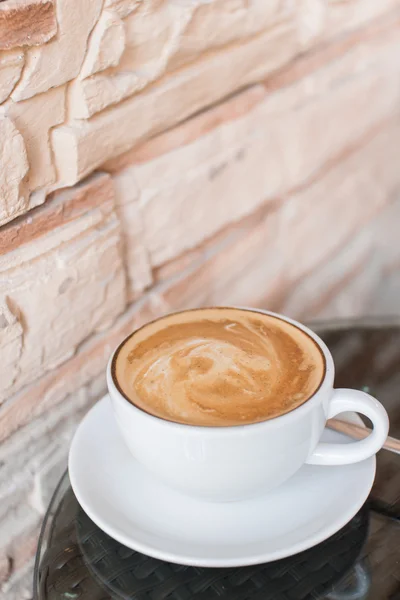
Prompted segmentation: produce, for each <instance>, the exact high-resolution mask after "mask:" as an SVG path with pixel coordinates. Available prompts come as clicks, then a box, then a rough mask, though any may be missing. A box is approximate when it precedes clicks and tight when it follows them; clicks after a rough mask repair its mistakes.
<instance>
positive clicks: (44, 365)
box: [0, 175, 126, 399]
mask: <svg viewBox="0 0 400 600" xmlns="http://www.w3.org/2000/svg"><path fill="white" fill-rule="evenodd" d="M99 178H100V179H101V185H102V186H103V188H104V189H103V194H107V197H106V199H105V201H104V202H103V204H102V205H99V206H98V205H97V202H98V197H97V195H96V190H97V189H98V186H99ZM91 185H93V196H92V204H93V206H92V208H91V210H88V211H87V212H85V213H84V214H81V215H78V216H77V217H76V218H74V219H71V220H70V221H69V222H66V223H61V224H60V225H59V226H58V227H55V228H54V229H52V230H50V231H48V232H46V233H44V234H43V235H42V236H40V237H35V235H37V221H36V219H38V220H39V221H40V220H44V219H45V215H43V216H38V217H36V219H35V220H34V221H33V228H32V231H33V237H34V239H32V240H31V241H28V239H26V240H25V242H24V243H23V244H22V245H21V246H19V247H18V248H15V249H14V250H11V251H10V252H7V253H6V254H3V255H2V256H0V272H1V274H2V276H1V281H2V282H3V283H1V284H0V295H1V296H3V297H5V298H6V299H7V304H8V306H9V307H10V309H11V310H10V312H12V315H14V317H13V318H16V319H17V321H18V324H16V323H15V322H12V317H9V318H8V319H7V323H8V322H9V321H11V324H10V325H9V326H8V327H7V329H6V331H7V332H8V329H9V328H12V332H14V331H15V330H16V328H18V335H19V337H20V339H18V336H17V341H15V340H14V342H13V343H14V345H15V344H22V348H21V347H20V346H17V348H16V350H15V360H14V361H13V363H12V364H11V365H7V368H5V367H6V366H5V365H3V366H4V371H3V372H2V374H1V377H0V380H1V387H2V398H3V399H4V398H5V397H7V396H9V395H10V394H12V393H14V392H16V391H17V390H19V389H21V387H22V386H24V385H26V384H28V383H30V382H32V381H33V380H34V379H37V378H38V377H40V376H41V375H42V374H43V373H45V372H46V371H47V370H49V369H52V368H55V366H57V365H59V364H60V363H62V362H63V361H65V360H66V359H67V358H68V357H70V356H71V355H72V354H73V353H74V352H75V351H76V348H77V346H78V345H79V344H81V343H82V341H83V340H84V339H85V338H86V337H88V336H89V335H91V334H92V333H93V332H95V331H98V330H101V329H104V328H106V327H107V326H109V325H110V324H111V322H112V321H113V319H115V317H116V316H117V315H118V314H119V313H120V312H122V310H123V309H124V307H125V301H126V290H125V277H124V273H123V267H122V261H121V253H120V230H119V222H118V220H117V218H116V215H115V212H114V205H113V189H112V185H111V182H110V180H109V179H108V178H107V176H105V175H98V176H94V177H93V178H92V179H91V180H89V181H88V182H85V183H84V184H82V186H83V187H86V186H87V187H90V186H91ZM82 186H79V187H78V188H77V190H78V194H79V195H81V194H82V189H81V188H82ZM77 190H68V191H65V192H62V193H60V194H59V196H58V197H56V198H55V199H54V202H53V204H52V205H51V206H50V205H46V206H44V207H43V209H39V210H43V211H44V212H46V211H50V210H52V208H53V207H54V208H55V209H56V210H57V205H63V206H65V207H68V204H70V203H72V205H73V204H74V195H75V194H76V192H77ZM86 193H87V191H86ZM84 194H85V192H84ZM103 197H104V196H103ZM75 202H77V201H76V200H75ZM62 210H63V208H61V212H62ZM66 210H67V212H68V208H66ZM23 229H24V232H25V235H26V237H27V238H29V235H28V234H29V227H28V226H27V225H26V226H25V227H24V228H23ZM20 230H21V226H20V225H19V224H17V225H16V235H18V232H19V231H20ZM3 305H4V302H3ZM44 306H45V307H46V310H43V307H44ZM20 327H22V333H21V331H20ZM9 335H12V333H10V334H8V337H9ZM13 335H17V334H15V333H13ZM8 337H7V338H6V339H7V340H8ZM17 350H18V351H17Z"/></svg>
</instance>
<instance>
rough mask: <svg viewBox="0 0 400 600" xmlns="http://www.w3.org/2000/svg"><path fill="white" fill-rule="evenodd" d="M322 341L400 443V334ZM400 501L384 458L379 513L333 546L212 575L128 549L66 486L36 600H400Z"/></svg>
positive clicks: (52, 522) (374, 510)
mask: <svg viewBox="0 0 400 600" xmlns="http://www.w3.org/2000/svg"><path fill="white" fill-rule="evenodd" d="M321 329H322V330H321ZM318 331H319V333H320V335H321V336H322V337H323V338H324V339H325V341H326V342H327V344H328V346H329V347H330V349H331V351H332V353H333V355H334V358H335V362H336V365H337V378H336V386H337V387H355V388H364V389H366V388H367V389H369V390H370V392H371V393H372V394H374V395H376V396H377V397H378V398H379V399H380V400H381V401H383V403H384V404H385V406H386V408H387V410H388V412H389V415H390V418H391V435H394V436H395V437H400V402H399V400H400V398H399V395H400V368H399V367H400V326H397V325H396V324H395V323H390V322H384V323H382V322H378V323H372V322H370V323H366V322H356V323H348V324H342V326H340V327H338V326H337V324H329V325H326V326H324V327H322V328H321V327H320V328H319V329H318ZM399 498H400V456H397V455H394V454H390V453H387V452H381V453H380V455H379V456H378V471H377V478H376V482H375V485H374V489H373V493H372V496H371V499H370V502H369V504H368V505H366V506H365V507H364V508H363V509H362V510H361V511H360V513H359V514H358V515H356V517H355V518H354V519H352V521H351V522H350V523H349V524H348V525H347V526H346V527H344V528H343V529H342V530H341V531H340V532H338V533H337V534H336V535H334V536H333V537H332V538H330V539H328V540H326V541H325V542H323V543H322V544H319V545H318V546H316V547H314V548H312V549H310V550H307V551H305V552H302V553H301V554H298V555H296V556H294V557H290V558H288V559H284V560H281V561H276V562H274V563H269V564H265V565H257V566H254V567H243V568H235V569H204V568H194V567H184V566H180V565H174V564H171V563H165V562H163V561H159V560H155V559H152V558H149V557H147V556H144V555H142V554H139V553H137V552H134V551H132V550H129V549H128V548H125V547H124V546H121V544H119V543H118V542H116V541H115V540H113V539H111V538H110V537H109V536H107V535H106V534H104V533H103V532H102V531H101V530H100V529H99V528H98V527H97V526H96V525H94V524H93V522H92V521H91V520H90V519H89V518H88V517H87V516H86V514H85V513H84V512H83V511H82V509H81V508H80V507H79V505H78V503H77V501H76V499H75V497H74V495H73V492H72V490H71V488H70V486H69V481H68V477H67V476H65V477H64V478H63V480H62V481H61V482H60V486H59V489H58V490H57V492H56V494H55V496H54V498H53V501H52V504H51V506H50V508H49V511H48V515H47V516H46V520H45V523H44V526H43V531H42V535H41V540H40V544H39V548H38V555H37V564H36V569H35V598H36V600H45V599H46V600H109V599H128V598H129V599H130V600H191V599H193V600H214V599H217V598H218V599H221V600H223V599H224V598H226V599H227V600H253V599H254V600H307V599H310V600H311V599H317V598H327V599H328V598H329V599H330V600H367V599H371V600H400V543H399V542H400V535H399V534H400V523H399V515H400V510H399V507H400V504H399ZM368 523H369V527H368Z"/></svg>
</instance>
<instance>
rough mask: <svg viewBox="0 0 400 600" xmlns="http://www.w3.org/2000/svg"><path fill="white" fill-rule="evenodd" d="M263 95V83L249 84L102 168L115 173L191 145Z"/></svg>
mask: <svg viewBox="0 0 400 600" xmlns="http://www.w3.org/2000/svg"><path fill="white" fill-rule="evenodd" d="M264 98H265V88H264V86H262V85H254V86H251V87H249V88H247V89H246V91H245V92H241V93H238V94H235V95H234V96H233V97H232V98H231V99H230V100H227V101H226V102H222V103H220V104H217V105H216V106H215V107H213V108H210V109H209V110H205V111H203V112H201V113H200V114H198V115H196V116H195V117H193V118H191V119H188V120H186V121H184V122H183V123H182V124H180V125H178V126H177V127H174V128H173V129H170V130H168V131H166V132H164V133H162V134H160V135H157V136H155V137H152V138H150V139H148V140H145V141H144V142H143V143H142V144H139V146H136V147H135V148H133V149H131V150H128V152H125V153H123V154H120V155H119V156H117V157H113V158H111V159H110V160H108V161H107V162H106V163H104V168H105V169H106V170H107V171H108V172H110V173H119V172H120V171H122V170H123V169H126V168H127V167H130V166H131V165H133V164H136V163H144V162H148V161H151V160H153V159H155V158H157V157H159V156H162V155H163V154H167V153H168V152H173V151H174V150H176V149H178V148H180V147H181V146H185V145H188V144H191V143H192V142H194V141H195V140H197V139H198V138H199V137H201V136H202V135H206V134H207V133H209V132H210V131H212V130H213V129H215V128H217V127H219V126H221V125H223V124H225V123H229V122H230V121H234V120H235V119H239V118H240V117H242V116H244V115H246V113H248V112H250V111H251V110H252V109H253V108H254V107H255V106H256V105H257V104H258V103H260V102H261V101H262V100H263V99H264Z"/></svg>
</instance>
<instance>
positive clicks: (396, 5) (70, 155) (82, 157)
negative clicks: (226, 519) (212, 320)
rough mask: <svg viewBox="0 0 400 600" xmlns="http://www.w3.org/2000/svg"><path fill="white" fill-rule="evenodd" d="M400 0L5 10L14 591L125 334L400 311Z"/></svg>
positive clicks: (7, 448) (3, 327)
mask: <svg viewBox="0 0 400 600" xmlns="http://www.w3.org/2000/svg"><path fill="white" fill-rule="evenodd" d="M399 148H400V0H379V1H378V0H346V1H345V2H343V1H341V0H296V1H287V0H268V1H266V0H74V1H73V2H71V0H2V1H0V353H1V354H0V357H1V358H0V440H1V445H0V590H1V591H0V596H2V597H3V596H4V598H7V600H22V599H23V598H26V599H29V598H31V597H32V561H33V556H34V552H35V545H36V540H37V535H38V530H39V527H40V523H41V520H42V518H43V514H44V511H45V510H46V506H47V504H48V502H49V498H50V495H51V493H52V491H53V489H54V487H55V484H56V482H57V480H58V478H59V477H60V475H61V473H62V472H63V470H64V469H65V467H66V457H67V452H68V445H69V441H70V439H71V436H72V434H73V432H74V430H75V428H76V424H77V423H78V421H79V420H80V419H81V417H82V415H83V414H84V413H85V412H86V411H87V409H88V408H89V407H90V406H91V405H92V404H93V403H94V402H95V401H96V400H97V399H98V398H99V397H100V396H101V395H102V394H104V392H105V378H104V368H105V365H106V361H107V358H108V356H109V354H110V352H111V350H112V349H113V347H115V346H116V344H117V343H118V342H119V341H120V340H121V339H122V338H123V336H125V335H126V334H128V333H129V332H130V331H132V329H134V328H135V327H137V326H138V325H140V324H141V323H143V322H145V321H146V320H148V319H150V318H154V317H156V316H158V315H162V314H163V313H165V312H167V311H171V310H175V309H180V308H185V307H193V306H200V305H210V304H240V305H252V306H257V307H267V308H271V309H273V310H278V311H282V312H285V313H287V314H289V315H291V316H294V317H299V318H300V319H304V320H307V321H310V320H312V319H317V318H333V317H351V316H360V315H364V314H393V313H396V314H398V313H399V293H400V242H399V233H398V231H399V229H398V226H399V223H400V166H399Z"/></svg>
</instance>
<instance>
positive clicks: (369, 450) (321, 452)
mask: <svg viewBox="0 0 400 600" xmlns="http://www.w3.org/2000/svg"><path fill="white" fill-rule="evenodd" d="M346 411H352V412H358V413H361V414H363V415H365V416H366V417H368V418H369V419H370V420H371V421H372V425H373V430H372V432H371V433H370V435H369V436H368V437H366V438H365V439H363V440H361V441H359V442H354V443H352V444H328V443H325V442H320V443H319V444H317V447H316V448H315V450H314V452H313V453H312V454H311V456H310V457H309V458H308V459H307V461H306V462H307V463H308V464H310V465H349V464H351V463H356V462H360V461H362V460H365V459H366V458H369V457H370V456H373V455H374V454H376V452H378V450H380V449H381V448H382V446H383V444H384V443H385V441H386V438H387V435H388V431H389V418H388V415H387V412H386V410H385V409H384V408H383V406H382V404H381V403H380V402H378V400H375V398H373V397H372V396H370V395H369V394H366V393H365V392H361V391H359V390H349V389H338V390H334V391H333V395H332V398H331V400H330V403H329V406H328V414H327V419H331V418H332V417H335V416H336V415H338V414H340V413H343V412H346Z"/></svg>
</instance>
